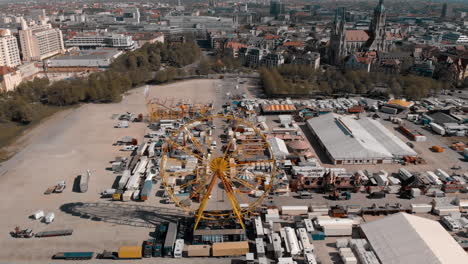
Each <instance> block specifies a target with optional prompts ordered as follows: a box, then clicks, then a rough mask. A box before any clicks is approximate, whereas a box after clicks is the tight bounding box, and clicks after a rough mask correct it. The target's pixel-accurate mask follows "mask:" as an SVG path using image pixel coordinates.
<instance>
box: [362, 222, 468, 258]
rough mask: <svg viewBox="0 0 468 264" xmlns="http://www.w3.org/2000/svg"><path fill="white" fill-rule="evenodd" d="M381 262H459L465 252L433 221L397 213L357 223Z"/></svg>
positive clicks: (464, 255)
mask: <svg viewBox="0 0 468 264" xmlns="http://www.w3.org/2000/svg"><path fill="white" fill-rule="evenodd" d="M361 228H362V230H363V232H364V234H365V235H366V237H367V240H368V241H369V243H370V244H371V246H372V248H373V250H374V251H375V253H376V255H377V256H378V258H379V259H380V261H381V262H382V263H383V264H400V263H412V264H426V263H431V264H437V263H441V264H462V263H468V255H467V254H466V252H465V251H464V250H463V249H462V248H461V247H460V245H458V243H457V242H456V241H455V240H454V239H453V237H452V236H451V235H450V234H449V233H448V232H447V231H446V230H445V229H444V228H443V227H442V226H441V225H440V224H439V223H438V222H436V221H433V220H429V219H426V218H422V217H419V216H414V215H410V214H407V213H398V214H394V215H391V216H388V217H385V218H383V219H380V220H377V221H374V222H370V223H366V224H364V225H362V226H361Z"/></svg>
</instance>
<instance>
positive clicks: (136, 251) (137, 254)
mask: <svg viewBox="0 0 468 264" xmlns="http://www.w3.org/2000/svg"><path fill="white" fill-rule="evenodd" d="M118 256H119V259H141V258H142V257H143V255H142V247H141V246H123V247H120V248H119V251H118Z"/></svg>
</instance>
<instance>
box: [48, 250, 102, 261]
mask: <svg viewBox="0 0 468 264" xmlns="http://www.w3.org/2000/svg"><path fill="white" fill-rule="evenodd" d="M93 256H94V252H59V253H57V254H55V255H54V256H53V257H52V258H53V259H65V260H88V259H92V258H93Z"/></svg>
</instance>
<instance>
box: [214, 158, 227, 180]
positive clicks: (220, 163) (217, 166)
mask: <svg viewBox="0 0 468 264" xmlns="http://www.w3.org/2000/svg"><path fill="white" fill-rule="evenodd" d="M210 169H211V171H212V172H213V174H214V175H215V176H218V177H219V176H224V175H226V172H227V170H228V169H229V161H227V160H226V159H225V158H224V157H217V158H214V159H212V160H211V162H210Z"/></svg>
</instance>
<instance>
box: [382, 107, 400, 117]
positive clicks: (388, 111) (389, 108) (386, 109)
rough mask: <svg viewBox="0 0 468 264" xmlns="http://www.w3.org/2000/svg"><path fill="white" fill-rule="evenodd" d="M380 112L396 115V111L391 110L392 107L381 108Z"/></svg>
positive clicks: (394, 109)
mask: <svg viewBox="0 0 468 264" xmlns="http://www.w3.org/2000/svg"><path fill="white" fill-rule="evenodd" d="M380 112H383V113H387V114H391V115H395V114H396V113H398V109H396V108H392V107H387V106H382V107H381V108H380Z"/></svg>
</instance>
